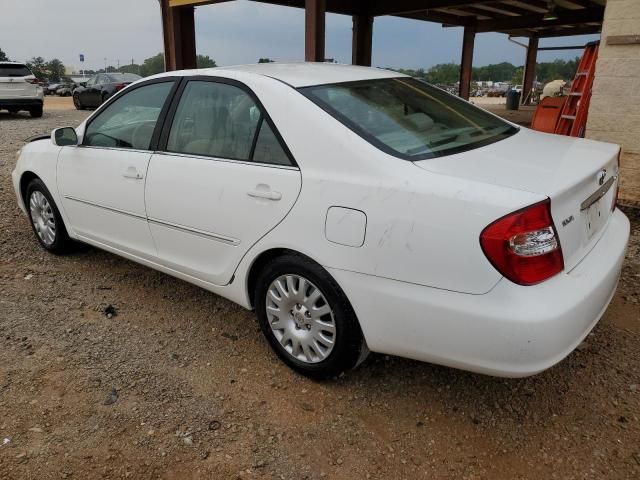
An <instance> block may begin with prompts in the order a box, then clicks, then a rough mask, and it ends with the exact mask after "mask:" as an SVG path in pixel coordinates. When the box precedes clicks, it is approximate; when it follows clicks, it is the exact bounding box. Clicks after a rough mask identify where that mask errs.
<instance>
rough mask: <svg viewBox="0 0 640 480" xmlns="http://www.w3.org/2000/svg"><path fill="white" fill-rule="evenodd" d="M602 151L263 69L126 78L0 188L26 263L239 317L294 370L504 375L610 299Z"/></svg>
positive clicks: (375, 82)
mask: <svg viewBox="0 0 640 480" xmlns="http://www.w3.org/2000/svg"><path fill="white" fill-rule="evenodd" d="M619 154H620V148H619V147H618V146H616V145H612V144H608V143H601V142H595V141H591V140H585V139H576V138H567V137H561V136H555V135H548V134H542V133H537V132H533V131H531V130H528V129H526V128H522V127H518V126H516V125H513V124H511V123H509V122H507V121H505V120H502V119H501V118H499V117H496V116H494V115H492V114H490V113H488V112H486V111H484V110H482V109H479V108H477V107H475V106H473V105H471V104H470V103H468V102H466V101H463V100H461V99H458V98H456V97H454V96H452V95H449V94H447V93H446V92H444V91H442V90H439V89H437V88H435V87H433V86H430V85H429V84H427V83H424V82H422V81H419V80H417V79H414V78H411V77H408V76H404V75H401V74H398V73H395V72H392V71H387V70H380V69H372V68H365V67H354V66H339V65H330V64H291V65H287V64H261V65H248V66H239V67H228V68H227V67H225V68H215V69H203V70H190V71H180V72H169V73H164V74H160V75H157V76H154V77H150V78H147V79H143V80H141V81H138V82H136V83H134V84H132V85H130V86H127V87H126V88H124V89H122V90H121V91H119V92H118V93H117V94H115V95H114V96H113V97H111V98H109V100H108V101H107V102H106V103H105V104H103V105H102V106H101V107H100V108H99V109H98V110H96V111H95V112H94V113H93V114H92V115H91V116H89V118H88V119H87V120H86V121H84V122H83V123H82V124H81V125H79V126H77V127H75V128H73V127H63V128H59V129H56V130H54V131H53V132H52V133H51V135H47V136H46V137H42V138H39V139H33V140H32V141H31V142H29V143H27V144H26V145H25V146H24V147H23V148H22V151H21V152H20V154H19V159H18V161H17V165H16V168H15V170H14V172H13V183H14V186H15V191H16V194H17V197H18V203H19V205H20V207H21V209H22V210H23V211H24V212H25V214H26V215H27V216H28V217H29V219H30V223H31V226H32V229H33V232H34V233H35V238H36V239H37V240H38V241H39V242H40V244H41V246H42V247H43V248H44V249H46V250H48V251H49V252H52V253H54V254H61V253H65V252H68V251H70V250H71V249H72V247H73V244H74V242H78V241H79V242H84V243H88V244H91V245H94V246H96V247H98V248H101V249H104V250H107V251H109V252H113V253H115V254H117V255H121V256H123V257H126V258H128V259H131V260H134V261H136V262H139V263H141V264H143V265H146V266H149V267H151V268H155V269H157V270H160V271H162V272H165V273H167V274H169V275H173V276H175V277H178V278H181V279H183V280H185V281H187V282H191V283H194V284H196V285H199V286H201V287H202V288H205V289H207V290H209V291H211V292H214V293H216V294H218V295H221V296H223V297H226V298H228V299H230V300H232V301H234V302H236V303H238V304H240V305H242V306H243V307H246V308H248V309H253V310H255V311H256V314H257V317H258V321H259V324H260V326H261V328H262V331H263V333H264V335H265V337H266V339H267V340H268V342H269V343H270V345H271V347H272V348H273V350H274V351H275V352H276V353H277V355H279V357H280V358H281V359H282V360H283V361H284V362H285V363H286V364H288V365H289V366H290V367H292V368H294V369H296V370H297V371H299V372H302V373H303V374H306V375H309V376H315V377H328V376H333V375H337V374H339V373H340V372H343V371H345V370H347V369H350V368H353V367H354V366H356V365H357V364H358V363H359V362H361V361H362V360H363V359H364V358H365V357H366V355H367V353H368V352H369V351H373V352H381V353H385V354H392V355H399V356H403V357H409V358H413V359H418V360H422V361H427V362H433V363H438V364H443V365H448V366H452V367H456V368H461V369H466V370H471V371H475V372H480V373H485V374H490V375H498V376H510V377H518V376H526V375H532V374H535V373H537V372H540V371H542V370H544V369H546V368H549V367H551V366H552V365H554V364H556V363H558V362H559V361H560V360H562V359H563V358H564V357H565V356H567V355H568V354H569V353H570V352H571V351H572V350H573V349H574V348H575V347H576V346H577V345H578V344H579V343H580V342H581V341H582V339H583V338H584V337H585V336H586V335H587V334H588V333H589V332H590V330H591V329H592V328H593V327H594V325H595V324H596V323H597V322H598V320H599V319H600V317H601V316H602V315H603V313H604V311H605V309H606V308H607V305H608V303H609V301H610V300H611V298H612V296H613V294H614V291H615V289H616V285H617V281H618V277H619V274H620V270H621V266H622V262H623V259H624V254H625V249H626V245H627V241H628V237H629V222H628V220H627V218H626V217H625V216H624V214H623V213H622V212H621V211H620V210H619V209H617V208H616V197H617V190H618V157H619Z"/></svg>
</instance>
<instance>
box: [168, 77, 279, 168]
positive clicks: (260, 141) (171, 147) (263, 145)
mask: <svg viewBox="0 0 640 480" xmlns="http://www.w3.org/2000/svg"><path fill="white" fill-rule="evenodd" d="M167 151H169V152H175V153H185V154H191V155H202V156H209V157H218V158H228V159H233V160H245V161H256V162H262V163H272V164H279V165H291V161H290V160H289V157H288V156H287V155H286V153H285V152H284V150H283V148H282V146H281V144H280V142H279V141H278V138H277V137H276V135H275V134H274V132H273V130H272V129H271V128H270V126H269V123H268V122H267V121H266V119H265V117H264V115H263V114H262V111H261V110H260V107H259V106H258V105H257V104H256V102H255V101H254V100H253V98H252V97H251V96H250V95H249V94H248V93H247V92H245V91H244V90H242V89H241V88H239V87H236V86H234V85H229V84H226V83H219V82H208V81H200V80H191V81H189V83H187V86H186V87H185V89H184V92H183V93H182V97H181V98H180V103H179V104H178V108H177V109H176V113H175V116H174V118H173V123H172V125H171V130H170V132H169V139H168V142H167Z"/></svg>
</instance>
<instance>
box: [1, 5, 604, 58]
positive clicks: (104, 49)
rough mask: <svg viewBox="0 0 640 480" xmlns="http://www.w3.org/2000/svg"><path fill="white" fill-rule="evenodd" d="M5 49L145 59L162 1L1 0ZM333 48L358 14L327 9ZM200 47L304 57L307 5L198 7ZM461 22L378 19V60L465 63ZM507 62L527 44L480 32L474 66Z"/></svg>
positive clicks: (226, 53)
mask: <svg viewBox="0 0 640 480" xmlns="http://www.w3.org/2000/svg"><path fill="white" fill-rule="evenodd" d="M0 4H1V7H0V15H1V17H2V20H1V23H2V26H1V27H0V48H2V50H4V51H5V53H6V54H7V55H8V56H9V58H11V59H12V60H18V61H24V60H27V59H29V58H31V57H34V56H42V57H44V58H45V59H47V60H48V59H51V58H54V57H57V58H59V59H60V60H62V61H63V62H64V63H65V64H66V65H68V66H71V67H74V68H79V67H80V62H79V60H78V54H80V53H83V54H84V55H85V57H86V61H85V68H88V69H97V68H101V67H103V66H104V59H105V58H107V63H108V64H109V65H117V62H118V60H119V61H120V64H124V63H131V60H132V59H134V61H135V62H136V63H137V62H140V61H142V60H144V59H145V58H147V57H150V56H152V55H154V54H156V53H158V52H160V51H161V50H162V27H161V21H160V7H159V4H158V1H157V0H107V1H98V0H0ZM326 23H327V45H326V55H327V57H329V58H335V59H336V60H337V61H338V62H340V63H350V62H351V18H350V17H347V16H343V15H334V14H329V15H327V22H326ZM594 38H596V37H593V36H586V37H573V38H558V39H549V40H543V41H542V42H541V45H542V46H545V45H548V46H556V45H576V44H577V45H581V44H583V43H586V42H587V41H590V40H592V39H594ZM196 42H197V49H198V53H201V54H205V55H209V56H210V57H211V58H213V59H214V60H215V61H216V62H217V63H218V65H233V64H241V63H254V62H256V61H257V59H258V58H260V57H269V58H272V59H274V60H276V61H283V62H284V61H302V60H303V59H304V12H303V11H302V10H301V9H297V8H287V7H278V6H273V5H266V4H256V3H254V2H248V1H245V0H236V1H231V2H228V3H222V4H219V5H208V6H203V7H199V8H196ZM461 43H462V29H460V28H446V29H445V28H442V27H441V26H440V25H438V24H434V23H427V22H420V21H415V20H406V19H400V18H393V17H379V18H377V19H376V20H375V23H374V37H373V63H374V65H376V66H380V67H396V68H397V67H407V68H420V67H422V68H428V67H430V66H432V65H434V64H436V63H443V62H459V61H460V46H461ZM580 53H581V52H579V51H575V50H573V51H561V52H557V51H556V52H541V54H540V56H539V61H548V60H552V59H554V58H565V59H567V58H572V57H574V56H576V55H579V54H580ZM502 61H508V62H512V63H514V64H516V65H521V64H523V63H524V49H523V48H522V47H519V46H517V45H513V44H512V43H510V42H509V41H508V40H507V37H506V36H505V35H500V34H489V33H485V34H480V35H478V36H477V37H476V47H475V56H474V65H475V66H481V65H486V64H489V63H499V62H502Z"/></svg>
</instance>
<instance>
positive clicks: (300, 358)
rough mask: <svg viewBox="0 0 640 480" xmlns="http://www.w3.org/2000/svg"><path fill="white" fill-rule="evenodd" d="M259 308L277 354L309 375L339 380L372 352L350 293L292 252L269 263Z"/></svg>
mask: <svg viewBox="0 0 640 480" xmlns="http://www.w3.org/2000/svg"><path fill="white" fill-rule="evenodd" d="M255 306H256V312H257V314H258V321H259V323H260V328H261V329H262V332H263V333H264V335H265V336H266V338H267V340H268V341H269V344H270V345H271V347H272V348H273V350H274V351H275V352H276V353H277V354H278V356H279V357H280V358H281V359H282V360H283V361H284V362H285V363H286V364H287V365H289V366H290V367H291V368H293V369H294V370H296V371H298V372H300V373H302V374H304V375H307V376H310V377H316V378H328V377H333V376H337V375H339V374H341V373H342V372H344V371H346V370H349V369H351V368H353V367H354V366H356V364H357V363H358V361H359V360H363V359H364V357H365V356H366V353H367V352H368V351H367V347H366V344H365V342H364V339H363V337H362V332H361V330H360V325H359V324H358V319H357V318H356V315H355V312H354V311H353V308H352V307H351V304H350V303H349V300H348V299H347V297H346V296H345V294H344V292H343V291H342V289H341V288H340V287H339V286H338V284H337V283H336V282H335V280H333V278H331V276H330V275H329V274H328V273H327V272H326V271H325V270H324V269H323V268H322V267H321V266H320V265H318V264H317V263H315V262H313V261H311V260H310V259H308V258H306V257H303V256H301V255H295V254H288V255H284V256H281V257H278V258H276V259H274V260H273V261H271V263H269V264H267V266H266V267H265V268H264V269H263V271H262V272H261V273H260V275H259V277H258V280H257V288H256V295H255Z"/></svg>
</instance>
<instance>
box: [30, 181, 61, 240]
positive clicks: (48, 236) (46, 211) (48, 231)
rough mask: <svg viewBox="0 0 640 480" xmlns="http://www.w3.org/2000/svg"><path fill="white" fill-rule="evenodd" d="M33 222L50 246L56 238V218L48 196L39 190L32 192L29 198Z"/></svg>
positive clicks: (41, 237) (39, 234)
mask: <svg viewBox="0 0 640 480" xmlns="http://www.w3.org/2000/svg"><path fill="white" fill-rule="evenodd" d="M29 210H30V212H31V222H32V223H33V228H34V229H35V231H36V233H37V234H38V237H40V240H42V243H44V244H45V245H46V246H50V245H52V244H53V242H54V241H55V239H56V219H55V216H54V215H53V210H52V209H51V205H49V201H48V200H47V197H45V196H44V195H43V194H42V192H39V191H38V190H36V191H34V192H33V193H32V194H31V198H30V199H29Z"/></svg>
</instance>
